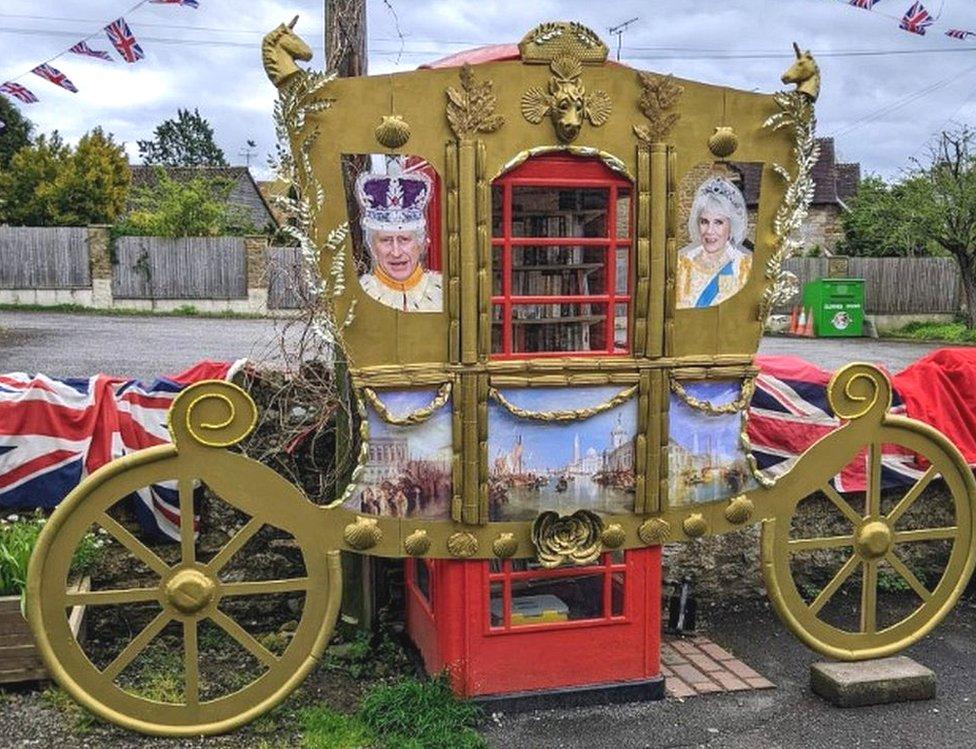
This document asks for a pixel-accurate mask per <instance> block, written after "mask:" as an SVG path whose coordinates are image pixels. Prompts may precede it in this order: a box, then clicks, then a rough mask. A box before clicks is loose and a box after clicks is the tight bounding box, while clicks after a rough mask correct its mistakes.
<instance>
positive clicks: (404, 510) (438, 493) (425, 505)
mask: <svg viewBox="0 0 976 749" xmlns="http://www.w3.org/2000/svg"><path fill="white" fill-rule="evenodd" d="M377 395H378V396H379V398H380V399H381V400H382V402H383V403H384V404H385V405H386V407H387V410H389V412H390V413H391V414H392V415H393V416H396V417H403V416H405V415H406V414H408V413H411V412H413V411H416V410H417V409H420V408H424V407H425V406H427V405H428V404H429V403H430V402H431V401H432V400H433V399H434V396H435V395H436V392H435V391H431V390H394V391H390V390H380V391H377ZM367 411H368V418H369V455H368V458H367V461H366V464H365V466H364V470H363V475H362V477H361V478H360V480H359V483H358V485H357V486H356V489H355V490H354V491H353V493H352V495H351V496H350V498H349V499H348V500H346V502H345V504H344V507H346V509H349V510H353V511H354V512H362V513H368V514H371V515H389V516H392V517H408V518H426V519H430V520H444V519H447V518H449V517H450V515H451V455H452V442H451V402H450V400H448V402H447V403H446V404H445V405H444V406H442V407H441V408H439V409H438V410H437V411H435V412H434V414H433V415H432V416H431V417H430V418H429V419H427V420H426V421H423V422H421V423H420V424H413V425H409V426H406V425H404V426H400V425H397V424H388V423H387V422H386V421H384V420H383V419H381V418H380V416H379V415H378V414H377V413H376V412H375V411H374V410H373V409H372V408H371V407H367Z"/></svg>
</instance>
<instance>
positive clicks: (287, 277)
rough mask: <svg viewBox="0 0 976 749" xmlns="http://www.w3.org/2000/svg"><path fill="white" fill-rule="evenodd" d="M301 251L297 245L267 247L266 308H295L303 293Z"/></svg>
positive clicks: (303, 296) (299, 304) (300, 302)
mask: <svg viewBox="0 0 976 749" xmlns="http://www.w3.org/2000/svg"><path fill="white" fill-rule="evenodd" d="M304 288H305V275H304V273H303V272H302V252H301V250H300V249H298V248H297V247H271V248H269V249H268V309H296V308H298V307H300V306H301V305H302V300H303V299H304V298H305V295H304V294H303V293H302V292H303V290H304Z"/></svg>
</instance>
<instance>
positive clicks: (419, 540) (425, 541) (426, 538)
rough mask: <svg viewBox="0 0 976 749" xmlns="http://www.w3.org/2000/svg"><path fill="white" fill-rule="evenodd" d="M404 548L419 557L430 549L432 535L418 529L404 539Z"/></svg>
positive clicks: (413, 555)
mask: <svg viewBox="0 0 976 749" xmlns="http://www.w3.org/2000/svg"><path fill="white" fill-rule="evenodd" d="M403 549H404V551H406V552H407V554H409V555H410V556H412V557H419V556H423V555H424V554H426V553H427V552H428V551H430V535H429V534H428V533H427V531H425V530H416V531H414V532H413V533H411V534H410V535H409V536H407V537H406V538H405V539H404V540H403Z"/></svg>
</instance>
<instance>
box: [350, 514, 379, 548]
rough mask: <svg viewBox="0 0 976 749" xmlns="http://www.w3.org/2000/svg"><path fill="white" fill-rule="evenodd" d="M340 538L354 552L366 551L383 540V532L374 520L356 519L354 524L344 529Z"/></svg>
mask: <svg viewBox="0 0 976 749" xmlns="http://www.w3.org/2000/svg"><path fill="white" fill-rule="evenodd" d="M342 537H343V539H345V542H346V543H347V544H349V545H350V546H351V547H352V548H354V549H355V550H356V551H366V549H372V548H373V547H374V546H376V544H378V543H379V542H380V541H382V540H383V531H381V530H380V527H379V524H378V522H377V520H376V518H364V517H357V518H356V521H355V522H353V523H349V525H347V526H346V527H345V529H344V530H343V531H342Z"/></svg>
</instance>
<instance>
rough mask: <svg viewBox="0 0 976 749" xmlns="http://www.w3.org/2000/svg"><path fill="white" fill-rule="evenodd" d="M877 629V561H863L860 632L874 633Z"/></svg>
mask: <svg viewBox="0 0 976 749" xmlns="http://www.w3.org/2000/svg"><path fill="white" fill-rule="evenodd" d="M877 631H878V562H877V560H874V559H867V560H865V562H864V578H863V580H862V581H861V632H863V633H865V634H869V635H871V634H874V633H875V632H877Z"/></svg>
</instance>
